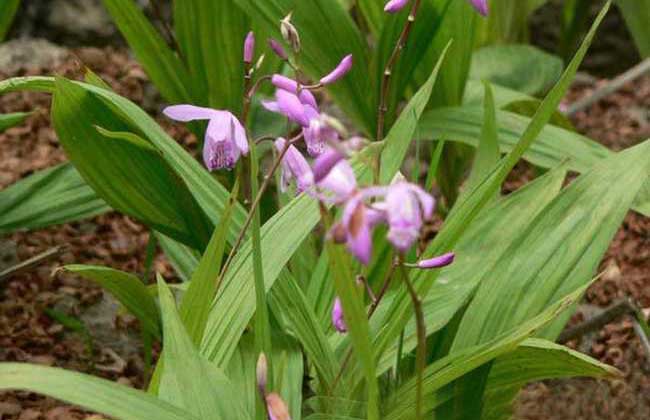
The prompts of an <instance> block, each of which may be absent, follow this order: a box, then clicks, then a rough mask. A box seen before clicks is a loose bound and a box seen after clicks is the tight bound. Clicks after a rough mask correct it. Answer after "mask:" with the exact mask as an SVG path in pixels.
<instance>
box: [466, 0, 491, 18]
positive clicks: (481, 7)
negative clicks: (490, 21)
mask: <svg viewBox="0 0 650 420" xmlns="http://www.w3.org/2000/svg"><path fill="white" fill-rule="evenodd" d="M470 1H471V2H472V6H474V8H475V9H476V10H477V11H478V12H479V13H480V14H481V15H483V16H487V15H488V12H489V7H488V0H470Z"/></svg>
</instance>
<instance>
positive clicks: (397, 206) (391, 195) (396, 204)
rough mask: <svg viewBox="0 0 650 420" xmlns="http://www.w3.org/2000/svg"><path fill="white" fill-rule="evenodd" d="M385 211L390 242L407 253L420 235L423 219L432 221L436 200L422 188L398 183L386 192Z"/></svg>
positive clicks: (406, 183)
mask: <svg viewBox="0 0 650 420" xmlns="http://www.w3.org/2000/svg"><path fill="white" fill-rule="evenodd" d="M382 204H383V206H382V207H383V209H384V210H385V212H386V218H387V220H388V225H389V230H388V240H389V241H390V242H391V243H392V244H393V245H394V246H395V247H396V248H397V249H399V250H400V251H402V252H405V251H407V250H408V249H409V248H410V247H411V245H413V242H415V241H416V240H417V238H418V236H419V234H420V229H421V228H422V224H423V219H430V218H431V217H432V216H433V210H434V208H435V200H434V198H433V197H432V196H431V195H429V194H427V192H426V191H424V190H423V189H422V188H420V187H419V186H417V185H415V184H410V183H408V182H397V183H395V184H393V185H391V186H390V187H388V191H387V192H386V198H385V201H384V203H382Z"/></svg>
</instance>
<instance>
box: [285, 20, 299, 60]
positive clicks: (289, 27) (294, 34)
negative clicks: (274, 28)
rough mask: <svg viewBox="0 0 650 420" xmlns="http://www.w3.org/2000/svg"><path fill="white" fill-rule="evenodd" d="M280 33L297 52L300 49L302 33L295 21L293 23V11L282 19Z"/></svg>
mask: <svg viewBox="0 0 650 420" xmlns="http://www.w3.org/2000/svg"><path fill="white" fill-rule="evenodd" d="M280 33H281V34H282V38H283V39H284V40H285V41H286V42H287V44H289V45H291V48H292V49H293V51H294V52H295V53H297V52H299V51H300V34H298V30H297V29H296V27H295V26H293V23H291V13H289V14H288V15H287V16H285V18H284V19H282V20H281V21H280Z"/></svg>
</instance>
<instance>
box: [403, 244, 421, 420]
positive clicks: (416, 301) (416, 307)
mask: <svg viewBox="0 0 650 420" xmlns="http://www.w3.org/2000/svg"><path fill="white" fill-rule="evenodd" d="M403 258H404V257H403V256H400V264H399V270H400V277H401V278H402V281H403V282H404V285H405V286H406V289H407V290H408V293H409V296H410V297H411V302H412V303H413V311H414V312H415V325H416V331H417V337H418V346H417V349H416V350H415V371H416V375H417V378H416V383H415V418H416V419H418V420H419V419H422V382H423V374H424V369H425V367H426V354H427V327H426V324H425V323H424V312H423V310H422V300H421V299H420V297H419V296H418V293H417V291H416V290H415V288H414V287H413V284H412V283H411V280H410V279H409V277H408V273H407V272H406V269H405V268H404V265H403V264H401V262H402V261H403Z"/></svg>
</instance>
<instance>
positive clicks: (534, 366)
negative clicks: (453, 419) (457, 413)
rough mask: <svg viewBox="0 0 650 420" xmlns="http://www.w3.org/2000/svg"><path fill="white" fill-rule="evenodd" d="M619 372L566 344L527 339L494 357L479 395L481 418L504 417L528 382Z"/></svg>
mask: <svg viewBox="0 0 650 420" xmlns="http://www.w3.org/2000/svg"><path fill="white" fill-rule="evenodd" d="M619 375H620V372H619V371H618V370H617V369H615V368H613V367H611V366H608V365H606V364H604V363H601V362H599V361H597V360H594V359H592V358H590V357H588V356H585V355H584V354H582V353H578V352H577V351H575V350H571V349H569V348H568V347H564V346H561V345H559V344H555V343H553V342H551V341H547V340H540V339H536V338H529V339H527V340H526V341H524V342H523V343H521V344H520V345H519V347H517V350H515V351H513V352H512V353H509V354H506V355H504V356H501V357H498V358H497V359H496V360H495V362H494V364H493V366H492V370H491V371H490V375H489V377H488V383H487V387H486V392H485V395H484V397H483V400H484V404H485V406H484V408H483V415H482V417H481V418H482V419H483V420H507V419H509V418H511V416H512V404H513V402H514V397H515V396H516V395H517V392H518V391H519V389H520V388H521V387H522V386H524V385H526V384H527V383H529V382H533V381H542V380H545V379H558V378H570V377H574V376H583V377H592V378H603V377H616V376H619Z"/></svg>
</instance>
